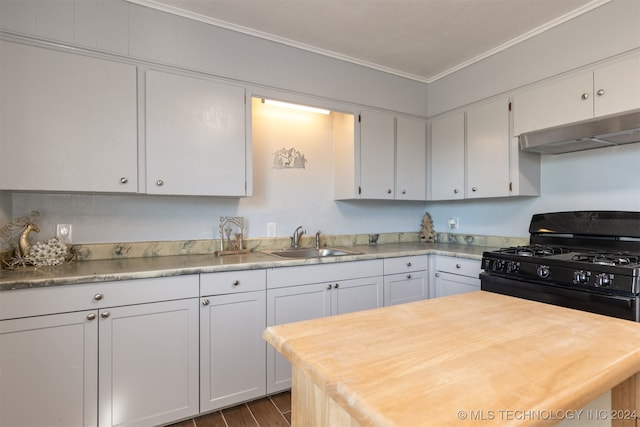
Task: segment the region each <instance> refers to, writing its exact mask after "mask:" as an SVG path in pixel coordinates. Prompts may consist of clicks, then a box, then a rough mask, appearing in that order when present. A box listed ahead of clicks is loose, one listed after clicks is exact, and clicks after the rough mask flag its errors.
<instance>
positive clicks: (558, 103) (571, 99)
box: [513, 71, 593, 136]
mask: <svg viewBox="0 0 640 427" xmlns="http://www.w3.org/2000/svg"><path fill="white" fill-rule="evenodd" d="M592 93H593V73H592V72H591V71H586V72H583V73H580V74H574V75H571V76H568V77H564V78H561V79H557V80H554V81H552V82H549V83H545V84H542V85H540V86H535V87H533V88H531V89H529V90H527V91H524V92H521V93H518V94H516V95H514V97H513V134H514V135H516V136H517V135H520V134H521V133H525V132H530V131H533V130H538V129H545V128H549V127H553V126H559V125H563V124H566V123H572V122H577V121H580V120H586V119H590V118H592V117H593V96H592Z"/></svg>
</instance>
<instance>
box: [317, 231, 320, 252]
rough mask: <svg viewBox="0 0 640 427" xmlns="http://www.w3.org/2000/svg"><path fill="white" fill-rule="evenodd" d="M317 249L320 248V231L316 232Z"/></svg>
mask: <svg viewBox="0 0 640 427" xmlns="http://www.w3.org/2000/svg"><path fill="white" fill-rule="evenodd" d="M316 249H320V232H319V231H318V232H317V233H316Z"/></svg>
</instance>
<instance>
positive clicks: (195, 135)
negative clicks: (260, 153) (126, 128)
mask: <svg viewBox="0 0 640 427" xmlns="http://www.w3.org/2000/svg"><path fill="white" fill-rule="evenodd" d="M146 118H147V147H146V153H147V174H146V176H147V193H149V194H179V195H180V194H182V195H203V196H244V195H245V181H246V179H245V175H246V158H245V155H246V141H245V97H244V89H243V88H241V87H238V86H232V85H227V84H222V83H218V82H213V81H210V80H204V79H199V78H195V77H187V76H181V75H175V74H169V73H163V72H160V71H147V73H146Z"/></svg>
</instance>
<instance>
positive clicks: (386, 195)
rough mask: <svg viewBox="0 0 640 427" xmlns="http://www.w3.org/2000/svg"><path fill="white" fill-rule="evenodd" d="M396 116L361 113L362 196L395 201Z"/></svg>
mask: <svg viewBox="0 0 640 427" xmlns="http://www.w3.org/2000/svg"><path fill="white" fill-rule="evenodd" d="M394 171H395V116H393V115H391V114H386V113H379V112H375V111H362V113H361V114H360V188H361V193H360V196H361V198H363V199H393V198H394V196H395V195H394V189H395V184H394V182H395V180H394Z"/></svg>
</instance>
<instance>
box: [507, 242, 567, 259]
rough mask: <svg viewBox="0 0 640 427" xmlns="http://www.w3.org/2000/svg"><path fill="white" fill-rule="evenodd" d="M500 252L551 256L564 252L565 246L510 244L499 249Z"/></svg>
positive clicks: (530, 255)
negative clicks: (510, 245)
mask: <svg viewBox="0 0 640 427" xmlns="http://www.w3.org/2000/svg"><path fill="white" fill-rule="evenodd" d="M499 252H500V253H504V254H513V255H519V256H529V257H532V256H551V255H558V254H563V253H565V248H563V247H560V246H549V245H539V244H535V245H527V246H512V247H509V248H504V249H500V250H499Z"/></svg>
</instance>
